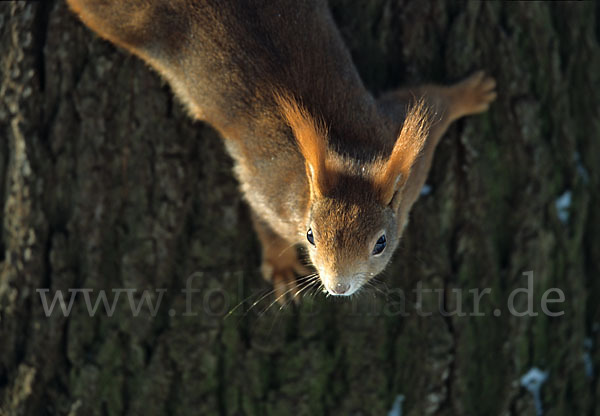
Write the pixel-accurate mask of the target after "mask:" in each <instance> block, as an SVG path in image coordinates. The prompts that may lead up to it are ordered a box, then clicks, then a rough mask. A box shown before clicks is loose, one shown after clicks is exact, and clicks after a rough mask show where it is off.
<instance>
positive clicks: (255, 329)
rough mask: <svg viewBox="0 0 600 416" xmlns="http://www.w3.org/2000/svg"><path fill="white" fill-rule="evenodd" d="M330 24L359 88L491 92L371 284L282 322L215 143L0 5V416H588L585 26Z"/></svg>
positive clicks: (355, 18) (477, 8) (597, 31)
mask: <svg viewBox="0 0 600 416" xmlns="http://www.w3.org/2000/svg"><path fill="white" fill-rule="evenodd" d="M331 3H332V4H331V6H332V9H333V12H334V15H335V17H336V19H337V21H338V24H339V27H340V30H341V32H342V34H343V36H344V37H345V39H346V41H347V44H348V46H349V48H350V49H351V51H352V54H353V56H354V59H355V62H356V65H357V67H358V69H359V72H360V73H361V75H362V76H363V79H364V80H365V83H366V84H367V85H368V87H369V88H370V89H371V90H373V91H374V92H376V93H379V92H382V91H384V90H387V89H390V88H394V87H397V86H401V85H414V84H418V83H423V82H440V83H446V82H452V81H456V80H458V79H460V78H462V77H464V76H466V75H468V74H469V73H471V72H472V71H474V70H477V69H480V68H482V69H485V70H487V71H488V72H489V73H491V74H493V75H494V76H495V77H496V79H497V81H498V92H499V96H498V100H497V102H496V103H494V104H493V106H492V108H491V110H490V111H489V112H488V113H486V114H483V115H480V116H474V117H469V118H467V119H464V120H462V121H459V122H458V123H456V124H455V125H454V126H453V127H452V128H451V129H450V131H449V133H448V134H447V135H446V137H445V138H444V139H443V141H442V143H441V144H440V146H439V149H438V152H437V156H436V158H435V162H434V167H433V169H432V172H431V174H430V176H429V180H428V184H429V185H430V190H431V192H430V193H429V194H428V195H424V196H422V197H421V200H420V201H419V202H418V203H417V204H416V205H415V207H414V208H413V212H412V218H411V221H410V224H409V225H408V227H407V230H406V233H405V236H404V238H403V242H402V244H401V247H400V248H399V250H398V253H397V255H396V256H395V261H394V262H393V264H392V265H391V266H390V267H389V269H388V270H387V272H386V273H385V274H384V276H382V277H381V278H379V279H378V280H379V281H380V283H377V287H376V288H371V289H369V290H366V291H365V292H364V294H361V295H359V296H357V297H356V298H355V299H351V300H347V301H340V300H336V299H332V298H326V297H325V296H324V295H323V294H322V293H314V292H311V293H309V294H307V296H305V297H304V298H303V299H302V302H301V304H300V305H299V306H298V307H296V306H293V305H290V306H288V307H286V308H283V309H280V307H279V305H272V302H273V296H272V295H267V296H265V297H264V298H262V297H263V295H265V294H267V293H268V291H269V290H270V288H269V286H268V285H267V284H266V283H264V282H263V281H262V279H261V277H260V273H259V270H258V265H259V260H260V249H259V246H258V242H257V240H256V237H255V235H254V233H253V230H252V227H251V222H250V219H249V214H248V208H247V207H246V205H245V203H244V202H243V201H242V200H241V197H240V193H239V192H238V189H237V187H238V186H237V183H236V181H235V179H234V178H233V176H232V173H231V160H230V159H229V157H228V156H227V155H226V153H225V151H224V147H223V144H222V142H221V139H220V138H219V137H218V135H217V134H216V133H215V132H214V131H213V130H212V129H211V128H210V127H209V126H207V125H204V124H202V123H198V122H196V123H194V122H192V121H191V120H190V119H189V118H188V117H187V115H186V114H185V111H184V110H183V109H182V107H181V105H180V104H179V103H178V102H176V101H174V99H173V96H172V94H171V92H170V90H169V88H168V86H166V85H165V83H164V82H162V81H161V80H160V79H159V77H158V76H157V75H156V74H155V73H153V72H152V71H151V70H149V69H148V68H147V67H146V66H145V65H144V64H143V63H142V62H141V61H139V60H138V59H136V58H134V57H132V56H130V55H128V54H126V53H124V52H123V51H121V50H118V49H115V48H114V47H113V46H112V45H110V44H109V43H107V42H105V41H103V40H100V39H99V38H98V37H96V36H95V35H94V34H92V32H91V31H90V30H88V29H87V28H85V27H84V26H83V25H82V24H81V23H79V22H78V21H77V19H76V18H75V16H74V15H73V14H72V13H70V12H69V10H68V9H67V7H66V5H65V4H64V2H62V1H40V2H24V1H23V2H17V1H14V2H1V3H0V56H1V58H0V59H1V71H2V78H1V84H0V97H1V100H0V138H1V140H0V156H1V157H0V195H1V200H0V201H1V203H2V207H3V209H2V214H1V215H2V232H1V236H0V261H1V267H0V415H3V416H4V415H6V416H8V415H45V414H48V415H50V414H52V415H55V414H56V415H67V414H68V415H121V414H124V415H125V414H126V415H137V414H140V415H141V414H143V415H163V414H172V415H211V414H219V415H242V414H243V415H286V414H300V415H320V414H329V415H385V414H387V412H388V411H390V409H392V405H393V403H394V401H395V400H396V399H398V400H397V402H398V403H397V405H400V404H401V405H402V408H403V409H402V410H403V413H402V414H403V415H405V416H406V415H534V414H535V412H536V410H535V406H536V400H535V399H534V395H533V394H532V393H530V391H528V390H527V389H526V388H524V387H522V386H521V377H522V376H523V375H525V374H526V373H527V372H528V371H529V370H530V369H531V368H533V367H537V368H539V369H540V370H541V371H545V372H547V380H546V382H545V383H544V384H543V385H542V387H541V393H540V402H541V403H542V404H543V411H544V412H545V413H544V414H547V415H598V414H600V407H599V405H598V403H599V401H600V385H599V384H598V382H597V381H598V377H597V373H598V369H597V367H598V364H600V349H599V348H598V344H599V342H600V308H599V306H598V304H599V302H598V298H599V297H600V283H599V280H598V276H600V263H599V262H598V259H599V258H600V209H599V207H600V203H599V202H600V196H599V194H598V192H597V191H598V189H600V140H599V138H600V114H599V113H600V100H599V98H600V58H599V57H600V55H599V52H600V48H599V39H600V26H599V23H598V19H599V18H600V6H598V4H597V3H594V2H583V3H572V4H566V3H554V2H548V3H543V2H535V3H528V2H526V3H504V2H466V3H463V2H458V3H457V2H452V1H448V2H421V1H390V0H360V1H349V0H334V1H332V2H331ZM529 272H531V273H529ZM529 276H533V278H532V285H531V287H529V289H530V292H528V293H526V289H528V282H529ZM186 286H189V287H191V288H193V289H194V290H197V292H188V293H187V294H186V293H184V292H182V289H184V288H186ZM486 288H488V289H489V290H487V291H485V292H484V290H485V289H486ZM518 288H523V290H521V291H517V292H514V291H515V290H517V289H518ZM552 288H555V289H556V290H554V291H550V292H547V291H548V290H550V289H552ZM69 289H70V290H71V292H69ZM134 289H135V291H134ZM430 289H431V290H434V291H433V292H428V291H426V290H430ZM144 290H146V291H147V292H146V295H147V296H146V297H144V296H143V291H144ZM475 290H477V291H475ZM57 291H62V292H60V293H62V294H63V296H64V299H65V304H64V305H62V306H64V307H65V308H66V307H68V306H69V300H70V299H71V297H72V298H73V299H74V302H73V305H72V310H71V311H70V313H66V314H65V313H63V311H62V309H61V307H60V306H61V305H60V304H59V303H58V302H57V303H55V305H54V310H53V311H52V313H47V312H48V311H46V309H45V305H44V302H43V301H44V300H46V301H47V305H46V306H47V307H48V308H50V307H51V303H52V299H53V298H54V296H56V294H57V293H58V292H57ZM101 291H105V292H101ZM307 292H310V291H307ZM101 293H105V294H106V296H107V300H108V303H109V306H110V303H111V302H112V301H113V300H115V298H116V299H117V300H116V301H115V310H114V313H113V314H112V316H111V313H110V311H108V310H105V309H104V306H103V305H102V304H99V306H98V309H97V311H96V313H95V314H93V316H90V313H89V307H88V305H86V296H88V297H89V299H90V305H91V306H94V303H95V301H96V300H97V298H98V296H99V295H100V294H101ZM561 293H562V294H564V302H555V303H549V302H547V308H546V310H545V311H544V309H542V303H543V302H544V300H545V301H548V300H560V294H561ZM511 294H512V296H511ZM529 294H531V295H532V296H531V297H529V296H528V295H529ZM419 296H420V297H421V298H422V299H421V302H420V307H416V306H415V303H417V302H418V299H417V298H418V297H419ZM477 297H480V298H481V299H480V302H479V307H478V308H477V305H476V302H475V299H476V298H477ZM261 298H262V299H261ZM440 299H441V300H440ZM130 300H132V301H134V305H135V306H137V305H138V302H140V301H148V300H149V301H152V302H153V306H155V307H156V311H155V312H156V313H153V312H152V310H151V308H149V306H150V305H149V304H148V303H145V304H142V305H141V308H140V310H139V314H137V316H135V315H136V311H135V310H132V309H131V306H132V305H130ZM257 301H258V303H256V305H254V306H253V304H254V303H255V302H257ZM529 301H531V302H532V305H529V304H528V302H529ZM438 303H441V306H442V310H441V311H440V308H439V307H438ZM512 306H514V308H513V307H512ZM134 309H135V308H134ZM528 310H529V312H533V313H537V314H538V315H537V316H519V315H522V314H523V313H526V312H527V311H528ZM444 311H446V312H454V313H453V314H450V313H442V312H444ZM460 311H462V313H461V314H460V315H462V314H465V315H466V316H459V313H458V312H460ZM561 311H563V312H564V313H563V314H562V315H560V316H550V315H551V314H559V313H560V312H561ZM428 312H431V314H430V315H429V316H425V315H427V313H428ZM48 315H49V316H48ZM479 315H481V316H479ZM595 367H596V368H595ZM399 395H402V396H403V398H404V400H403V402H402V403H400V401H401V400H402V398H401V397H399ZM398 408H399V407H398V406H397V407H396V409H398ZM396 414H399V413H396Z"/></svg>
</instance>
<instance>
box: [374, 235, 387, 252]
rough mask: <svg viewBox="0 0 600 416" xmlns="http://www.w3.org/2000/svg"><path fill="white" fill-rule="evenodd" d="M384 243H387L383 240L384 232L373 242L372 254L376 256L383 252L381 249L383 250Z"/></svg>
mask: <svg viewBox="0 0 600 416" xmlns="http://www.w3.org/2000/svg"><path fill="white" fill-rule="evenodd" d="M386 244H387V241H386V240H385V234H383V235H382V236H381V237H379V239H378V240H377V242H376V243H375V247H374V248H373V255H374V256H376V255H378V254H381V253H383V250H385V246H386Z"/></svg>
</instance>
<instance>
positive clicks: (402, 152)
mask: <svg viewBox="0 0 600 416" xmlns="http://www.w3.org/2000/svg"><path fill="white" fill-rule="evenodd" d="M429 127H430V121H429V115H428V112H427V109H426V107H425V104H424V102H423V101H422V100H421V101H418V102H417V103H415V104H414V105H413V106H411V107H410V108H409V109H408V111H407V113H406V118H405V120H404V124H403V125H402V130H401V131H400V134H399V135H398V138H397V139H396V143H395V144H394V148H393V149H392V153H391V155H390V157H389V159H388V160H387V161H385V162H384V163H383V167H382V168H381V169H380V170H379V173H378V174H377V176H376V177H375V181H374V182H375V188H376V190H377V193H378V195H379V198H380V200H381V202H382V203H384V204H385V205H389V204H390V203H392V200H393V199H394V195H396V194H397V192H398V191H399V190H400V189H402V188H403V187H404V185H405V184H406V181H407V179H408V175H409V174H410V170H411V168H412V167H413V165H414V163H415V161H416V160H417V158H418V157H419V154H420V153H421V150H422V149H423V145H424V144H425V140H426V139H427V135H428V134H429Z"/></svg>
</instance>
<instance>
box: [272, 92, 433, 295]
mask: <svg viewBox="0 0 600 416" xmlns="http://www.w3.org/2000/svg"><path fill="white" fill-rule="evenodd" d="M276 100H277V102H278V103H279V104H280V106H281V111H282V114H283V116H284V118H285V119H286V121H287V122H288V124H289V126H290V127H291V129H292V131H293V132H294V136H295V138H296V141H297V144H298V148H299V150H300V152H301V153H302V155H303V157H304V159H305V162H306V166H307V169H306V170H307V176H308V180H309V183H310V188H311V200H310V204H309V211H308V213H307V217H306V224H305V227H304V228H303V229H301V230H300V233H303V232H304V233H305V232H306V230H308V229H309V228H310V229H312V232H313V235H314V240H315V244H314V246H313V245H312V244H306V243H305V244H306V247H307V249H308V252H309V255H310V259H311V261H312V264H313V265H314V266H315V268H316V269H317V272H318V273H319V275H320V278H321V281H322V282H323V284H324V285H325V288H326V289H327V290H328V291H329V292H330V293H334V292H335V290H334V288H335V286H336V285H337V284H338V283H340V284H344V285H350V287H349V289H348V290H347V291H346V292H345V293H343V294H344V295H350V294H352V293H354V292H355V291H356V290H358V289H359V288H360V287H361V286H362V285H363V284H364V283H365V282H367V281H368V280H370V279H371V278H372V277H373V276H375V275H377V274H378V273H380V272H381V271H382V270H383V269H384V268H385V267H386V265H387V264H388V262H389V260H390V258H391V256H392V253H393V252H394V250H395V249H396V247H397V245H398V241H399V238H400V235H401V231H402V225H403V224H399V212H398V207H399V205H400V204H399V200H401V193H402V185H403V184H404V183H405V182H406V178H407V177H408V175H409V174H410V169H411V167H412V165H413V163H414V162H415V160H416V159H417V157H418V156H419V153H420V151H421V149H422V147H423V143H424V141H425V138H426V136H427V134H428V125H429V123H428V119H427V113H426V111H425V108H424V106H423V104H422V103H418V104H417V105H416V106H414V107H413V108H412V109H411V111H409V112H408V115H407V117H406V120H405V122H404V126H403V128H402V130H401V132H400V134H399V136H398V139H397V140H396V143H395V145H394V147H393V149H392V152H391V154H389V155H382V154H377V149H373V161H372V162H371V163H365V162H358V161H356V160H353V159H351V158H347V157H345V156H342V155H339V154H336V153H335V152H333V151H331V150H329V149H328V147H327V139H328V138H327V129H326V126H325V125H324V124H323V122H322V121H320V120H319V119H318V118H316V117H313V116H311V115H310V114H309V113H308V112H307V111H306V110H305V109H304V108H302V106H301V105H300V104H298V103H297V102H295V101H294V100H293V99H292V98H290V97H285V96H282V95H280V94H278V95H277V96H276ZM382 234H385V235H386V239H387V246H386V248H385V250H384V251H383V252H382V253H381V254H379V255H373V254H372V251H373V247H374V245H375V242H376V241H377V239H378V238H379V237H380V236H381V235H382Z"/></svg>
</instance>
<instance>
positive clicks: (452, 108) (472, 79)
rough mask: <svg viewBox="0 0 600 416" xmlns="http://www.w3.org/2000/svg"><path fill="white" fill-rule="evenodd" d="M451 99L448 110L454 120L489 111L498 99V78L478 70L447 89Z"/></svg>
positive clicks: (447, 94) (446, 93)
mask: <svg viewBox="0 0 600 416" xmlns="http://www.w3.org/2000/svg"><path fill="white" fill-rule="evenodd" d="M445 95H446V96H447V98H448V99H449V104H448V112H449V116H450V118H451V119H452V120H456V119H458V118H460V117H464V116H468V115H471V114H479V113H482V112H484V111H487V109H488V108H489V106H490V104H491V103H492V102H493V101H494V100H495V99H496V97H497V93H496V80H495V79H494V78H493V77H491V76H489V75H486V74H485V72H484V71H477V72H475V73H474V74H473V75H471V76H469V77H468V78H466V79H464V80H463V81H461V82H459V83H457V84H454V85H452V86H450V87H447V88H446V89H445Z"/></svg>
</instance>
